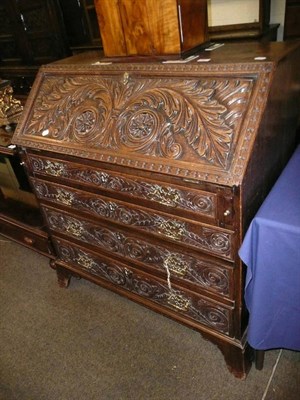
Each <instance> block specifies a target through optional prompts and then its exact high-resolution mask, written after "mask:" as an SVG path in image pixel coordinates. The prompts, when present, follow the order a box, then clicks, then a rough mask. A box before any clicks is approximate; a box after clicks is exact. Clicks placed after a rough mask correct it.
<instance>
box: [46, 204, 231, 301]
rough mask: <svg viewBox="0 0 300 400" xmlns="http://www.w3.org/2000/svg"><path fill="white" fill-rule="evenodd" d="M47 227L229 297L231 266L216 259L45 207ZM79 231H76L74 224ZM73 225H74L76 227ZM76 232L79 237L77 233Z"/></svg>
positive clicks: (184, 283)
mask: <svg viewBox="0 0 300 400" xmlns="http://www.w3.org/2000/svg"><path fill="white" fill-rule="evenodd" d="M47 214H48V219H49V221H50V224H51V228H52V229H53V230H54V231H55V232H56V233H60V234H63V235H65V236H68V237H69V238H70V239H71V238H72V239H77V240H78V239H79V240H80V241H81V242H84V243H87V244H88V245H90V246H96V247H97V248H99V249H100V250H101V251H104V252H106V253H108V254H109V255H113V256H118V257H119V258H121V259H126V260H127V261H128V262H131V263H134V264H135V265H139V266H141V267H142V268H144V269H146V270H149V269H150V270H151V271H152V272H153V271H154V272H158V273H160V274H163V275H164V276H166V275H169V277H170V279H171V281H174V282H179V283H180V284H182V285H185V286H188V287H192V288H194V290H199V288H200V289H201V290H202V291H203V290H204V291H207V292H209V293H214V294H217V295H221V296H226V297H227V298H233V266H232V265H227V263H225V262H222V261H220V260H213V261H212V260H210V259H209V260H208V259H207V257H203V255H201V254H197V253H193V252H189V253H187V252H185V251H184V250H181V249H180V248H179V246H177V247H176V250H174V249H172V248H171V247H170V246H167V244H164V243H162V242H159V244H157V243H156V242H154V241H151V240H150V239H148V240H146V238H145V237H142V236H141V235H139V236H138V235H134V234H133V233H131V232H128V231H125V230H121V229H116V228H114V227H113V226H111V225H106V226H105V225H98V224H95V223H91V222H89V221H84V220H82V219H78V218H75V217H73V216H72V215H70V214H66V213H64V214H62V213H60V212H56V211H53V210H52V211H50V210H48V212H47ZM79 226H80V227H81V228H79V231H78V230H77V228H78V227H79ZM76 227H77V228H76ZM79 235H80V236H79Z"/></svg>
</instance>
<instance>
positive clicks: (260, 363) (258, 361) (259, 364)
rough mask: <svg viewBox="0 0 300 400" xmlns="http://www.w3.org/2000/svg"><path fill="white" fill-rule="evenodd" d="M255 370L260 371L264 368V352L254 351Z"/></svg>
mask: <svg viewBox="0 0 300 400" xmlns="http://www.w3.org/2000/svg"><path fill="white" fill-rule="evenodd" d="M254 357H255V368H256V369H258V370H259V371H261V370H262V369H263V367H264V359H265V352H264V350H255V351H254Z"/></svg>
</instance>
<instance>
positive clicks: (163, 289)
mask: <svg viewBox="0 0 300 400" xmlns="http://www.w3.org/2000/svg"><path fill="white" fill-rule="evenodd" d="M55 244H56V248H57V250H58V253H59V255H60V258H61V260H62V261H64V262H65V263H67V264H71V265H75V266H76V267H78V268H80V269H81V270H83V271H85V272H88V273H89V274H91V275H94V276H97V277H100V278H102V279H104V280H106V281H108V282H110V283H113V284H114V285H116V286H118V287H121V288H122V289H125V290H126V291H130V292H131V293H134V294H137V295H138V296H140V297H142V298H144V299H147V300H149V301H151V302H154V303H157V304H159V305H162V306H163V307H166V308H169V309H171V310H175V311H176V312H177V313H179V314H182V315H184V316H186V317H188V318H189V319H192V320H194V321H197V322H199V323H201V324H204V325H206V326H209V327H211V328H213V329H215V330H217V331H219V332H222V333H225V334H229V333H230V330H231V329H230V328H231V310H230V309H228V308H226V307H225V306H222V305H220V304H218V303H215V302H213V301H212V300H208V299H204V298H202V297H201V296H196V295H191V294H190V293H187V292H185V291H183V290H182V289H180V290H178V289H177V288H176V289H175V288H172V287H171V288H170V286H169V285H168V283H167V281H166V282H164V281H162V280H161V279H155V278H154V277H151V278H150V276H146V275H144V274H141V273H138V272H136V271H135V270H132V269H129V268H126V267H124V266H123V265H122V264H121V263H116V262H114V261H111V260H109V261H108V260H106V259H104V258H102V257H101V258H100V257H98V256H96V255H95V254H92V253H90V252H88V251H86V250H82V249H79V248H77V247H75V246H72V245H70V244H69V243H65V242H63V241H61V240H58V239H55Z"/></svg>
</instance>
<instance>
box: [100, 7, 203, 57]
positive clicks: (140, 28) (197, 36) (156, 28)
mask: <svg viewBox="0 0 300 400" xmlns="http://www.w3.org/2000/svg"><path fill="white" fill-rule="evenodd" d="M95 7H96V11H97V16H98V21H99V25H100V27H101V37H102V43H103V49H104V54H105V55H106V56H108V57H114V56H118V57H119V56H135V55H142V56H161V55H179V54H184V53H188V52H190V51H193V50H195V48H196V47H198V46H200V45H203V43H205V42H206V41H207V1H206V0H193V1H191V0H164V2H160V1H157V0H144V1H143V2H138V1H128V0H120V1H111V0H95Z"/></svg>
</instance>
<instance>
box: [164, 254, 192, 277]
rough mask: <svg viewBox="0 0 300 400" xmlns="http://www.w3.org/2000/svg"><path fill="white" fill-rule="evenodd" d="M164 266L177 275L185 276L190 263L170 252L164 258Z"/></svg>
mask: <svg viewBox="0 0 300 400" xmlns="http://www.w3.org/2000/svg"><path fill="white" fill-rule="evenodd" d="M164 268H165V269H167V270H169V271H171V272H174V273H175V274H177V275H180V276H184V275H185V274H186V271H187V269H188V264H187V263H186V262H185V261H183V260H182V259H181V258H179V257H178V256H177V255H175V254H169V255H168V257H167V258H166V259H165V260H164Z"/></svg>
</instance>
